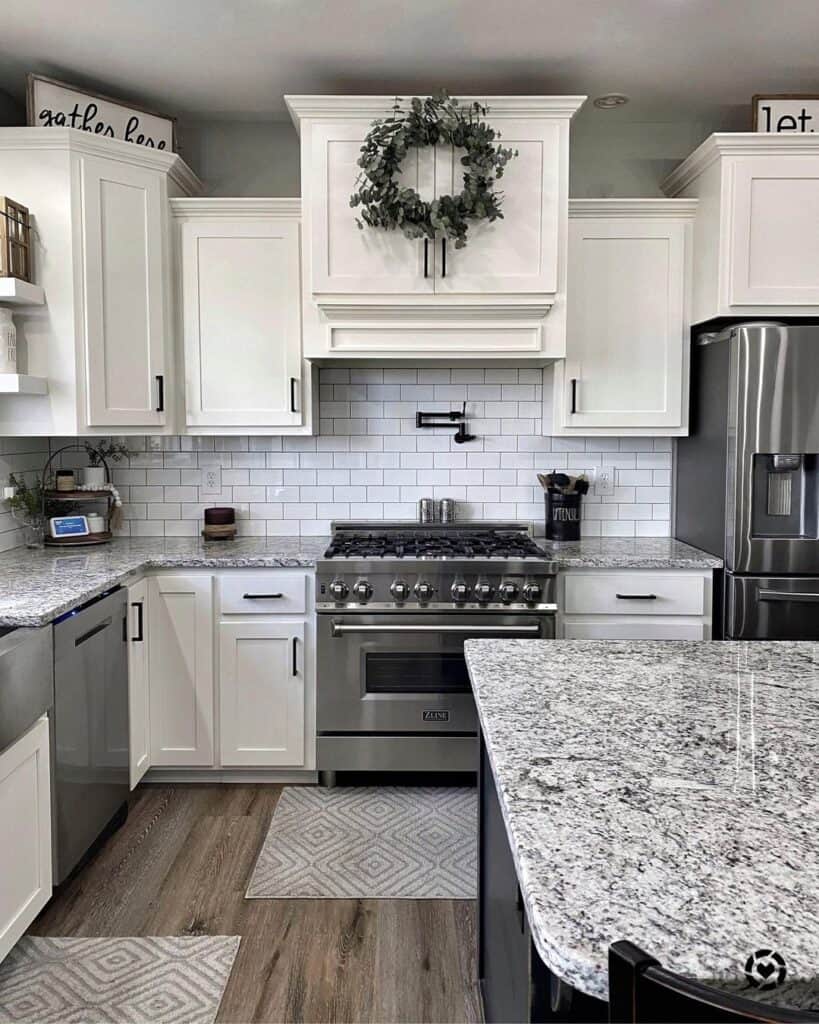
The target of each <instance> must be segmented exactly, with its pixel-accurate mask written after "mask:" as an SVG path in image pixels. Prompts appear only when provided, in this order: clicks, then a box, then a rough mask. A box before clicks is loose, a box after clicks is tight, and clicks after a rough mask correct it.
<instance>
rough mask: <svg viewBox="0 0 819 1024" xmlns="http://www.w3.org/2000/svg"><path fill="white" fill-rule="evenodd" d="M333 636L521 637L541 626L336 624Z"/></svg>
mask: <svg viewBox="0 0 819 1024" xmlns="http://www.w3.org/2000/svg"><path fill="white" fill-rule="evenodd" d="M331 630H332V634H333V636H347V635H349V634H350V633H449V634H453V633H454V634H456V635H457V634H460V635H468V636H473V637H479V636H498V635H499V634H500V635H502V636H506V635H508V634H510V633H511V634H516V635H520V636H524V635H525V636H530V635H535V634H536V635H540V626H537V625H533V626H409V625H401V624H396V625H395V626H342V625H340V624H339V623H337V622H334V623H333V624H332V626H331Z"/></svg>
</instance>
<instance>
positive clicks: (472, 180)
mask: <svg viewBox="0 0 819 1024" xmlns="http://www.w3.org/2000/svg"><path fill="white" fill-rule="evenodd" d="M487 112H488V108H486V107H484V106H482V105H481V104H480V103H477V102H475V103H471V104H469V105H468V106H466V107H463V106H461V105H460V104H459V103H458V101H457V100H456V99H454V98H452V97H449V96H447V94H446V93H442V94H441V95H440V96H427V97H426V98H425V99H423V100H422V99H420V98H419V97H418V96H413V98H412V99H411V100H410V105H409V109H405V110H402V108H401V101H400V100H399V98H398V97H396V100H395V104H394V106H393V112H392V115H391V116H390V117H386V118H378V119H377V120H375V121H373V122H372V124H371V126H370V130H369V132H368V133H367V137H366V138H365V139H364V143H363V144H362V146H361V155H360V156H359V158H358V166H359V167H360V168H361V172H360V174H359V176H358V180H357V182H356V185H357V186H358V188H357V190H356V191H355V192H353V194H352V195H351V196H350V206H351V207H353V208H356V207H359V208H360V216H358V217H356V223H357V224H358V226H359V228H361V229H362V230H363V229H364V227H365V226H366V227H372V228H383V229H386V230H396V229H397V230H400V231H401V232H402V233H403V234H404V235H406V237H407V238H423V237H424V236H426V237H428V238H432V239H434V238H435V236H436V234H444V235H446V237H447V238H450V239H452V240H453V241H454V242H455V248H456V249H462V248H463V247H464V246H465V245H466V241H467V234H468V231H469V225H470V223H475V222H479V221H484V220H486V221H490V222H491V221H494V220H497V219H498V218H502V217H503V213H502V211H501V206H502V205H503V193H502V192H499V191H496V190H495V187H494V186H495V182H496V181H497V179H498V178H502V177H503V171H504V168H505V167H506V165H507V164H508V163H509V161H510V160H512V159H513V158H514V157H516V156H517V155H518V152H517V150H512V149H508V148H506V147H504V146H501V145H500V144H499V141H498V140H499V139H500V132H498V131H497V130H496V129H495V128H493V127H492V126H491V125H489V124H487V122H486V120H485V118H486V115H487ZM438 143H449V144H450V145H452V146H454V147H456V148H458V149H463V150H465V151H466V152H465V153H464V155H463V156H462V157H461V160H460V162H461V165H462V166H463V168H464V172H463V189H462V191H461V192H460V193H459V194H458V195H447V196H439V197H438V198H437V199H434V200H432V202H427V201H426V200H424V199H422V198H421V196H420V195H419V194H418V192H417V191H416V190H415V189H414V188H409V187H408V186H405V185H399V184H398V183H397V181H396V179H397V178H398V176H399V175H400V173H401V165H402V163H403V161H404V158H405V157H406V155H407V152H408V150H409V149H410V148H412V147H418V148H423V147H425V146H435V145H437V144H438Z"/></svg>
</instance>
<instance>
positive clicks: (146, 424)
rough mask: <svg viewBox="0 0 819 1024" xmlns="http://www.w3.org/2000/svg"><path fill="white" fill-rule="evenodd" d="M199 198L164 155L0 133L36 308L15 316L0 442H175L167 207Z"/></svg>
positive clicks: (186, 173) (5, 183) (0, 182)
mask: <svg viewBox="0 0 819 1024" xmlns="http://www.w3.org/2000/svg"><path fill="white" fill-rule="evenodd" d="M200 190H201V184H200V182H199V181H198V179H197V178H196V176H195V175H194V174H193V173H192V172H191V171H190V169H189V168H188V167H187V166H186V165H185V163H184V162H183V161H182V160H181V158H180V157H179V156H177V155H175V154H173V153H167V152H164V151H160V150H151V149H148V148H147V147H144V146H135V145H133V144H131V143H127V142H122V141H120V140H117V139H106V138H101V137H99V136H94V135H93V134H91V133H89V132H81V131H77V130H76V129H71V128H0V192H2V193H3V194H6V195H12V196H14V198H15V199H17V200H19V201H20V202H22V203H24V204H25V205H26V206H28V207H29V209H30V210H31V212H32V214H33V215H34V218H35V223H36V228H37V230H36V233H35V234H34V235H33V246H34V276H35V282H36V284H37V285H39V286H41V287H42V288H43V290H44V294H45V300H46V301H45V305H44V306H42V307H37V306H30V307H20V308H19V312H18V313H17V315H16V317H15V323H16V326H17V337H18V355H19V360H20V371H21V373H22V374H24V375H25V376H27V377H36V378H40V379H41V380H44V381H46V382H47V386H46V387H45V388H42V389H41V393H40V394H36V395H35V394H28V395H19V394H18V395H14V396H11V395H0V436H2V435H7V436H21V435H26V436H28V435H41V436H42V435H45V436H55V435H64V436H77V435H89V434H90V435H93V434H98V435H99V434H110V433H111V432H112V431H115V432H116V433H117V434H130V433H133V434H144V433H145V432H146V430H148V431H150V432H151V433H175V432H177V431H178V424H176V423H174V422H173V417H172V415H171V411H172V397H173V392H174V389H175V387H176V384H175V380H176V378H175V365H174V351H173V338H174V329H173V318H172V294H171V293H172V276H171V261H170V230H169V220H170V218H169V212H168V197H169V196H176V195H183V194H184V195H189V194H193V193H196V192H198V191H200Z"/></svg>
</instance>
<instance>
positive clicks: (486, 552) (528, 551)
mask: <svg viewBox="0 0 819 1024" xmlns="http://www.w3.org/2000/svg"><path fill="white" fill-rule="evenodd" d="M324 557H325V558H358V559H364V558H545V557H546V554H545V552H544V551H543V550H542V549H541V548H539V547H538V546H537V544H535V542H534V541H533V540H532V539H531V537H529V536H528V535H526V534H523V533H508V532H504V531H499V530H486V531H469V532H468V533H463V534H458V533H435V532H430V533H419V532H416V531H413V532H406V533H402V532H388V533H337V534H335V535H334V536H333V538H332V540H331V542H330V546H329V547H328V548H327V550H326V551H325V552H324Z"/></svg>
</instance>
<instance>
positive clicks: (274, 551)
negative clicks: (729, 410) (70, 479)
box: [0, 537, 722, 626]
mask: <svg viewBox="0 0 819 1024" xmlns="http://www.w3.org/2000/svg"><path fill="white" fill-rule="evenodd" d="M538 543H539V544H541V545H542V546H543V547H544V549H545V551H546V554H547V556H548V557H549V558H550V559H551V560H553V561H554V562H555V563H556V565H557V568H558V569H571V568H579V567H595V568H611V569H614V568H631V569H637V568H643V569H710V568H716V567H718V566H720V565H722V562H721V561H720V560H719V559H718V558H714V557H712V556H711V555H706V554H703V553H702V552H701V551H698V550H697V549H696V548H692V547H689V546H688V545H687V544H681V543H680V542H679V541H675V540H669V539H668V538H654V537H650V538H644V539H639V540H633V539H630V540H624V539H622V538H610V539H604V540H582V541H578V542H577V543H562V544H554V543H552V542H550V541H544V540H543V539H542V538H540V539H538ZM327 544H328V538H327V537H267V538H264V537H245V538H241V539H239V540H235V541H219V542H216V541H213V542H210V543H208V544H205V543H204V542H203V541H202V540H201V539H199V538H193V537H191V538H184V537H180V538H163V537H157V538H149V537H146V538H140V539H126V538H123V539H120V540H114V541H112V542H111V543H110V544H105V545H100V546H99V547H88V548H75V549H73V550H71V551H67V550H66V549H64V548H59V549H58V548H45V549H44V550H39V551H31V550H29V549H27V548H15V549H13V550H12V551H9V552H6V553H5V554H3V555H0V626H42V625H45V623H47V622H50V621H51V620H52V619H54V618H56V617H57V616H58V615H62V613H63V612H66V611H69V610H70V609H71V608H73V607H75V606H76V605H78V604H82V603H83V602H84V601H88V600H90V599H91V598H92V597H96V595H97V594H101V593H102V592H103V591H104V590H107V589H108V588H109V587H113V586H116V585H117V584H118V583H123V582H125V581H126V580H127V579H128V577H129V576H131V575H132V574H134V573H137V572H139V571H141V570H143V569H158V568H164V569H250V568H271V567H275V566H302V567H305V568H312V567H314V566H315V564H316V562H317V560H318V559H319V558H321V556H322V555H323V554H324V550H325V548H326V547H327Z"/></svg>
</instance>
